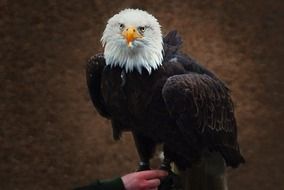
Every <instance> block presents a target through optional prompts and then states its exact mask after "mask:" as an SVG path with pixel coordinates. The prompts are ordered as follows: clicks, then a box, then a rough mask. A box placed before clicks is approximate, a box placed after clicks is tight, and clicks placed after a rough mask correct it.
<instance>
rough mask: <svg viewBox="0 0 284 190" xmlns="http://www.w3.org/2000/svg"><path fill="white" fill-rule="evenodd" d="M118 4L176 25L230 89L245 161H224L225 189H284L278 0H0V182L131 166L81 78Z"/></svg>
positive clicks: (131, 156)
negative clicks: (231, 165) (230, 165)
mask: <svg viewBox="0 0 284 190" xmlns="http://www.w3.org/2000/svg"><path fill="white" fill-rule="evenodd" d="M126 7H140V8H144V9H146V10H148V11H149V12H150V13H152V14H153V15H155V16H156V17H157V18H158V20H159V22H160V24H161V25H162V26H163V28H162V30H163V33H164V34H165V33H166V32H167V31H169V30H172V29H177V30H178V31H179V32H180V33H181V35H182V37H183V40H184V43H183V50H184V51H185V52H187V53H190V54H191V55H192V56H193V57H194V58H196V59H197V60H199V62H200V63H202V64H203V65H205V66H206V67H208V68H210V69H211V70H213V71H214V72H215V73H216V74H217V75H219V77H220V78H222V79H223V80H224V81H226V82H227V83H228V85H229V86H230V88H231V89H232V96H233V99H234V102H235V104H236V117H237V121H238V124H239V141H240V145H241V149H242V152H243V154H244V155H245V157H246V160H247V163H246V164H245V165H242V166H241V167H240V168H239V169H237V170H231V169H229V170H228V178H229V187H230V190H239V189H246V190H260V189H261V190H262V189H263V190H264V189H284V181H283V179H284V174H283V172H284V164H283V162H284V153H283V152H284V125H283V124H284V123H283V116H284V115H283V89H284V85H283V75H284V68H283V64H284V63H283V60H284V59H283V55H284V53H283V50H284V49H283V44H284V40H283V34H284V30H283V26H284V23H283V21H284V16H283V13H284V6H283V3H282V1H281V0H279V1H274V0H270V1H266V0H259V1H245V0H243V1H233V0H216V1H209V0H206V1H204V0H203V1H198V0H191V1H185V0H178V1H177V0H176V1H170V0H169V1H162V0H157V1H149V0H143V1H141V0H136V1H130V0H129V1H121V0H114V1H103V0H101V1H96V0H92V1H91V0H82V1H79V0H78V1H75V0H69V1H59V0H45V1H39V0H34V1H33V0H29V1H27V0H18V1H16V0H14V1H13V0H0V39H1V40H0V44H1V46H0V80H1V83H0V89H1V92H0V189H1V190H2V189H3V190H16V189H29V190H39V189H42V190H57V189H58V190H62V189H71V188H72V187H76V186H78V185H84V184H88V183H89V182H91V181H92V180H94V179H97V178H99V179H101V178H111V177H114V176H117V175H122V174H125V173H127V172H130V171H133V170H134V169H135V168H136V161H137V159H138V158H137V154H136V151H135V148H134V144H133V140H132V137H131V135H130V134H125V135H124V136H123V138H122V140H121V141H119V142H114V141H113V140H112V134H111V128H110V124H109V122H108V121H107V120H105V119H103V118H102V117H100V116H99V115H98V114H97V112H96V111H95V110H94V107H93V106H92V103H91V101H90V98H89V96H88V92H87V89H86V84H85V83H86V82H85V64H86V60H87V59H88V58H89V57H90V56H91V55H93V54H95V53H97V52H99V51H101V50H102V48H101V44H100V37H101V34H102V32H103V30H104V27H105V25H106V21H107V19H108V18H109V17H111V16H112V15H114V14H115V13H117V12H118V11H119V10H121V9H123V8H126ZM281 116H282V117H281Z"/></svg>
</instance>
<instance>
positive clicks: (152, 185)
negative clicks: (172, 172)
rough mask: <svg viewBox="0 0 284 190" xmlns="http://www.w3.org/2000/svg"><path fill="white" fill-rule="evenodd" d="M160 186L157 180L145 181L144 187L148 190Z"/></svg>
mask: <svg viewBox="0 0 284 190" xmlns="http://www.w3.org/2000/svg"><path fill="white" fill-rule="evenodd" d="M160 184H161V181H160V180H159V179H150V180H147V182H146V185H147V187H148V188H151V189H152V188H157V187H158V186H159V185H160Z"/></svg>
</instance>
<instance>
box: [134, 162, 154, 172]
mask: <svg viewBox="0 0 284 190" xmlns="http://www.w3.org/2000/svg"><path fill="white" fill-rule="evenodd" d="M150 169H151V168H150V164H149V163H146V162H140V163H139V166H138V169H137V172H140V171H145V170H150Z"/></svg>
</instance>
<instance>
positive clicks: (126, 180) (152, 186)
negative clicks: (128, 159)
mask: <svg viewBox="0 0 284 190" xmlns="http://www.w3.org/2000/svg"><path fill="white" fill-rule="evenodd" d="M167 175H168V173H167V172H165V171H163V170H147V171H141V172H134V173H130V174H127V175H125V176H123V177H121V179H122V181H123V184H124V187H125V189H126V190H158V186H159V185H160V183H161V182H160V179H161V178H163V177H165V176H167Z"/></svg>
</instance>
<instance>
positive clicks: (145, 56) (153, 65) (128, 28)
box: [101, 9, 163, 74]
mask: <svg viewBox="0 0 284 190" xmlns="http://www.w3.org/2000/svg"><path fill="white" fill-rule="evenodd" d="M101 41H102V44H103V46H104V57H105V59H106V64H107V65H111V66H117V65H118V66H120V67H121V68H124V69H125V71H126V72H132V71H133V70H134V69H136V70H137V71H138V72H139V73H142V68H143V67H144V68H145V69H147V71H148V72H149V74H150V73H151V72H152V70H155V69H157V68H158V67H159V66H160V65H161V64H162V61H163V38H162V33H161V27H160V24H159V23H158V21H157V19H156V18H155V17H154V16H152V15H151V14H149V13H147V12H146V11H142V10H139V9H125V10H122V11H121V12H119V13H118V14H116V15H114V16H113V17H111V18H110V19H109V20H108V23H107V26H106V28H105V31H104V33H103V36H102V39H101Z"/></svg>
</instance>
